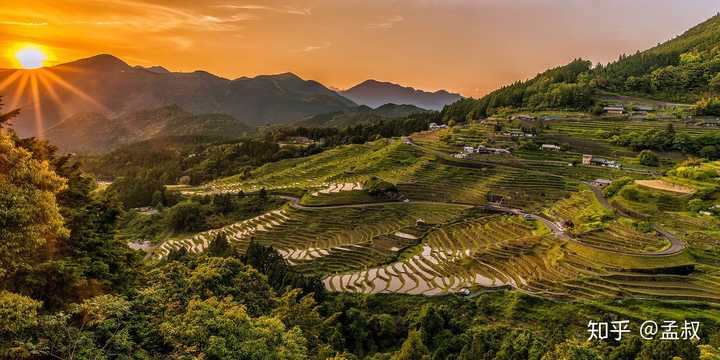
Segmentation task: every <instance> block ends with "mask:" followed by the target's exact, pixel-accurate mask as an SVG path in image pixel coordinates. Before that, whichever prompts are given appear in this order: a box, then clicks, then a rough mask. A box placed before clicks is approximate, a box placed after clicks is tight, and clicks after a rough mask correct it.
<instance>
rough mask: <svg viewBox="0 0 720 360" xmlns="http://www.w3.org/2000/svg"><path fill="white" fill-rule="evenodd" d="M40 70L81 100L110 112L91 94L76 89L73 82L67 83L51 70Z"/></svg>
mask: <svg viewBox="0 0 720 360" xmlns="http://www.w3.org/2000/svg"><path fill="white" fill-rule="evenodd" d="M40 71H41V72H42V73H43V74H44V75H46V76H47V77H48V78H49V79H48V80H51V81H53V82H55V83H57V84H58V85H60V86H62V87H64V88H65V89H67V90H69V91H70V92H72V93H73V94H75V95H77V96H79V97H80V98H82V99H83V100H85V101H88V102H90V103H92V104H93V105H94V106H96V107H97V108H98V109H100V110H102V111H103V112H110V110H109V109H108V108H107V107H105V105H103V104H101V103H100V102H98V101H97V100H95V99H94V98H93V97H92V96H90V95H88V94H86V93H84V92H83V91H82V90H80V89H78V88H77V87H75V86H74V85H73V84H70V83H68V82H67V81H65V80H63V79H62V78H61V77H59V76H57V75H55V74H53V73H52V72H50V71H48V70H46V69H40Z"/></svg>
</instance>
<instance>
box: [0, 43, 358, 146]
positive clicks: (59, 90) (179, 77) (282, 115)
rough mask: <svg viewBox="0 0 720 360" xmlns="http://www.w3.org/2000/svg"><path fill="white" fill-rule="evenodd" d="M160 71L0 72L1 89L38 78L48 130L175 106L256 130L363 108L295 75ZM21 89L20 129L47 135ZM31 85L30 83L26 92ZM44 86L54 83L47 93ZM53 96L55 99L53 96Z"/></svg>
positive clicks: (107, 63)
mask: <svg viewBox="0 0 720 360" xmlns="http://www.w3.org/2000/svg"><path fill="white" fill-rule="evenodd" d="M163 70H165V71H167V69H164V68H160V67H158V66H155V67H149V68H146V67H135V66H131V65H129V64H128V63H127V62H125V61H123V60H122V59H120V58H118V57H115V56H113V55H110V54H99V55H96V56H92V57H88V58H84V59H78V60H75V61H72V62H68V63H63V64H59V65H56V66H52V67H47V68H43V69H41V70H38V71H37V72H35V71H34V72H26V71H25V70H20V69H4V70H0V83H3V82H5V81H6V80H8V79H9V80H14V79H10V78H11V77H15V78H17V79H22V78H23V77H24V76H25V74H38V77H39V78H40V80H42V81H38V82H37V83H38V84H39V89H38V94H39V99H40V104H39V107H40V110H41V111H42V120H43V123H44V124H45V126H44V128H49V127H52V126H53V125H55V124H58V123H59V122H60V121H62V120H64V119H66V118H67V117H70V116H73V115H76V114H80V113H87V112H97V113H102V114H103V115H105V116H108V117H118V116H122V115H125V114H129V113H133V112H135V111H139V110H143V109H155V108H159V107H163V106H169V105H173V104H177V105H179V106H180V107H182V108H183V109H186V110H187V111H189V112H192V113H197V114H200V113H225V114H228V115H230V116H232V117H234V118H236V119H238V120H239V121H241V122H243V123H246V124H249V125H253V126H259V125H266V124H276V123H286V122H291V121H295V120H298V119H302V118H305V117H307V116H312V115H316V114H321V113H325V112H330V111H342V110H347V109H350V108H353V107H356V106H357V104H355V103H354V102H352V101H351V100H349V99H346V98H344V97H343V96H341V95H339V94H338V93H336V92H334V91H332V90H330V89H328V88H327V87H325V86H324V85H322V84H321V83H319V82H317V81H313V80H305V79H302V78H301V77H299V76H297V75H296V74H293V73H288V72H286V73H281V74H273V75H258V76H255V77H252V78H250V77H240V78H237V79H233V80H231V79H226V78H223V77H220V76H217V75H214V74H211V73H209V72H206V71H202V70H198V71H193V72H169V71H167V72H165V71H163ZM22 83H23V82H22V81H18V80H16V79H15V80H14V81H13V82H12V83H11V84H10V85H9V86H7V87H6V88H5V89H4V92H3V93H0V96H1V95H4V101H5V103H6V104H12V105H15V107H19V108H22V109H23V111H22V113H21V116H20V117H19V118H18V119H16V120H15V121H14V124H15V129H16V131H18V133H20V134H21V135H22V136H36V135H41V133H42V131H43V130H44V128H43V129H41V130H40V132H38V130H37V129H36V127H35V124H36V120H39V118H38V119H36V116H35V114H34V107H35V105H37V104H35V103H34V97H33V94H32V91H31V89H30V86H27V85H25V87H24V89H23V91H22V94H21V96H19V97H18V98H15V94H16V93H17V90H18V89H17V88H18V87H19V86H21V84H22ZM27 83H28V82H26V84H27ZM45 83H49V84H50V86H51V87H52V89H51V88H49V87H48V86H47V85H45ZM53 93H55V94H53Z"/></svg>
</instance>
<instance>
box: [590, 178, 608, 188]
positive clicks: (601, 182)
mask: <svg viewBox="0 0 720 360" xmlns="http://www.w3.org/2000/svg"><path fill="white" fill-rule="evenodd" d="M590 184H592V185H593V186H597V187H606V186H608V185H610V184H612V180H608V179H595V180H593V181H591V182H590Z"/></svg>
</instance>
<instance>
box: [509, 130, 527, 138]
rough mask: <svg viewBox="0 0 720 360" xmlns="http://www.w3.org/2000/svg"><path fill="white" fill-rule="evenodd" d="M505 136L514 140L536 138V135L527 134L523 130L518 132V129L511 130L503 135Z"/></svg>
mask: <svg viewBox="0 0 720 360" xmlns="http://www.w3.org/2000/svg"><path fill="white" fill-rule="evenodd" d="M503 135H504V136H508V137H514V138H518V137H535V134H533V133H526V132H524V131H522V130H517V129H510V130H509V131H507V132H505V133H503Z"/></svg>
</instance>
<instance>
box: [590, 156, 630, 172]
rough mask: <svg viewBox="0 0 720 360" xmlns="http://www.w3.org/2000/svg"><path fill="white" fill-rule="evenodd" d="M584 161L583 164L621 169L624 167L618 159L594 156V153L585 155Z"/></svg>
mask: <svg viewBox="0 0 720 360" xmlns="http://www.w3.org/2000/svg"><path fill="white" fill-rule="evenodd" d="M582 163H583V165H594V166H602V167H609V168H614V169H620V168H621V167H622V164H620V163H619V162H617V161H614V160H608V159H603V158H599V157H594V156H592V155H583V158H582Z"/></svg>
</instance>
